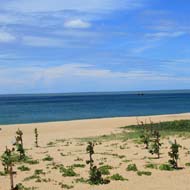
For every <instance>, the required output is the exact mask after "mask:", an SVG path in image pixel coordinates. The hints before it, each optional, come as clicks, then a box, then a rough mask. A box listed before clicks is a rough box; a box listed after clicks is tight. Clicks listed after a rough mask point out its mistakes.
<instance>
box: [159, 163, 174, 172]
mask: <svg viewBox="0 0 190 190" xmlns="http://www.w3.org/2000/svg"><path fill="white" fill-rule="evenodd" d="M159 169H160V170H165V171H173V170H174V169H173V168H172V167H171V165H170V164H161V165H160V166H159Z"/></svg>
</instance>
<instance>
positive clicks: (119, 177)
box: [110, 173, 128, 181]
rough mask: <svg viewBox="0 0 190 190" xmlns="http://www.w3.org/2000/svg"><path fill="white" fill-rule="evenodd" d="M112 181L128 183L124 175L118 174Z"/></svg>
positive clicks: (113, 176)
mask: <svg viewBox="0 0 190 190" xmlns="http://www.w3.org/2000/svg"><path fill="white" fill-rule="evenodd" d="M110 179H111V180H114V181H127V180H128V179H126V178H124V177H123V176H122V175H120V174H118V173H116V174H114V175H112V176H111V177H110Z"/></svg>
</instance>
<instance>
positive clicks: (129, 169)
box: [126, 164, 137, 172]
mask: <svg viewBox="0 0 190 190" xmlns="http://www.w3.org/2000/svg"><path fill="white" fill-rule="evenodd" d="M126 170H127V171H135V172H136V171H137V166H136V164H129V165H128V166H127V169H126Z"/></svg>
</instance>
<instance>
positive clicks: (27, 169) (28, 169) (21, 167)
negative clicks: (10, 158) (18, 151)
mask: <svg viewBox="0 0 190 190" xmlns="http://www.w3.org/2000/svg"><path fill="white" fill-rule="evenodd" d="M17 169H18V170H20V171H30V168H29V167H27V166H24V165H22V166H19V167H18V168H17Z"/></svg>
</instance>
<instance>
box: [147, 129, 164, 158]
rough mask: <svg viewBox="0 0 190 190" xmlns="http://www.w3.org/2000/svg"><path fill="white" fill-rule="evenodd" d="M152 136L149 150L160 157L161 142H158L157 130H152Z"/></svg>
mask: <svg viewBox="0 0 190 190" xmlns="http://www.w3.org/2000/svg"><path fill="white" fill-rule="evenodd" d="M152 136H153V138H152V139H151V141H152V142H151V146H150V150H149V152H150V153H151V154H156V155H157V158H158V159H159V158H160V147H161V146H162V144H161V143H160V133H159V132H158V131H156V130H155V131H154V132H153V134H152Z"/></svg>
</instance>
